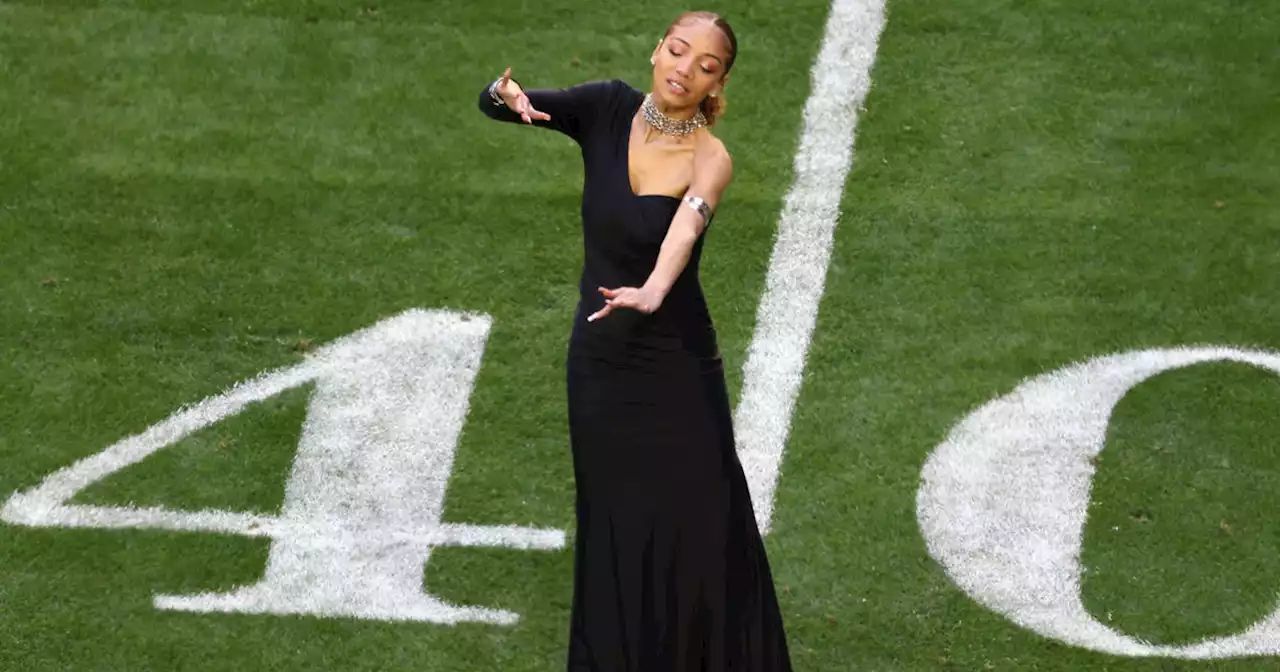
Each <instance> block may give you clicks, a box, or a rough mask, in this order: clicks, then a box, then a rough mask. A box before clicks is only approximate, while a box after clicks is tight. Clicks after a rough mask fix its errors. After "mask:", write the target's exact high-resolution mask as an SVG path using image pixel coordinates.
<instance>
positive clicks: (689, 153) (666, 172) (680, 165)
mask: <svg viewBox="0 0 1280 672" xmlns="http://www.w3.org/2000/svg"><path fill="white" fill-rule="evenodd" d="M645 136H646V134H645V132H644V131H643V130H642V129H632V131H631V132H630V133H628V134H627V140H626V143H627V151H626V152H625V153H624V157H625V158H626V171H627V179H628V181H629V182H630V184H631V191H632V192H633V193H635V194H640V195H644V194H664V195H667V196H675V197H677V198H678V197H680V196H683V195H684V192H685V191H686V190H688V188H689V184H690V183H691V182H693V158H694V150H695V146H694V143H693V142H689V141H683V142H681V141H672V140H667V139H652V140H651V139H648V138H646V137H645Z"/></svg>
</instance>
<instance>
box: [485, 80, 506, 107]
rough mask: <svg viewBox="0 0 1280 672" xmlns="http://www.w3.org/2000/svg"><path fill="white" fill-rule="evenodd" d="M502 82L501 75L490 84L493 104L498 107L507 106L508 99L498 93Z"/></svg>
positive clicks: (490, 96) (490, 97)
mask: <svg viewBox="0 0 1280 672" xmlns="http://www.w3.org/2000/svg"><path fill="white" fill-rule="evenodd" d="M501 83H502V78H501V77H499V78H497V79H495V80H493V83H492V84H490V85H489V100H492V101H493V104H494V105H497V106H498V107H505V106H506V105H507V103H506V101H504V100H503V99H502V96H500V95H498V85H499V84H501Z"/></svg>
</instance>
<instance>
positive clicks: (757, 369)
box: [734, 0, 885, 532]
mask: <svg viewBox="0 0 1280 672" xmlns="http://www.w3.org/2000/svg"><path fill="white" fill-rule="evenodd" d="M884 24H885V15H884V1H883V0H835V2H833V3H832V5H831V14H830V16H829V17H828V19H827V27H826V32H825V34H824V36H823V38H822V46H821V48H820V49H819V51H818V60H817V62H816V63H815V64H814V66H813V71H812V87H813V92H812V93H811V94H810V96H809V100H808V101H807V102H806V103H805V107H804V125H803V129H802V130H801V134H800V145H799V149H798V151H797V152H796V159H795V182H794V183H793V184H792V186H791V190H790V191H789V192H788V193H787V196H786V199H785V204H784V206H783V210H782V217H781V219H780V221H779V222H778V237H777V240H776V242H775V243H774V248H773V256H772V257H771V259H770V261H769V271H768V274H767V276H766V278H765V291H764V296H762V297H761V299H760V308H759V311H758V312H757V316H756V328H755V334H754V335H753V337H752V340H751V346H750V348H749V349H748V352H747V362H746V364H745V365H744V366H743V391H742V399H741V401H740V402H739V404H738V407H737V409H736V411H735V413H734V431H735V433H736V435H737V439H738V454H739V457H740V459H741V460H742V466H743V469H744V470H745V471H746V475H747V482H748V483H749V484H750V487H751V498H752V504H753V506H754V507H755V511H756V520H757V521H758V523H759V525H760V530H761V532H768V530H769V527H770V523H771V521H772V519H773V502H774V491H775V490H776V488H777V485H778V476H779V473H780V467H781V464H782V455H783V452H784V451H785V449H786V444H787V436H788V434H789V432H790V428H791V418H792V414H793V412H794V410H795V403H796V398H797V396H798V395H799V393H800V382H801V380H802V378H803V376H804V364H805V359H806V357H807V355H808V353H809V343H810V340H811V339H812V336H813V329H814V325H815V323H816V321H817V317H818V304H819V303H820V302H821V300H822V292H823V285H824V282H825V280H826V276H827V266H828V264H829V262H830V260H831V246H832V242H833V240H834V236H835V229H836V222H837V221H838V219H839V216H840V200H841V197H842V196H843V194H844V185H845V180H846V178H847V177H848V175H849V169H850V167H851V166H852V164H853V141H854V128H855V127H856V126H857V123H858V110H859V108H860V107H861V105H862V102H863V101H864V100H865V99H866V97H867V92H868V91H869V90H870V89H871V66H872V64H873V63H874V62H875V56H876V47H877V44H878V42H879V40H880V33H881V31H882V30H883V29H884Z"/></svg>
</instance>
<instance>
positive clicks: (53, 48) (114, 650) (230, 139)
mask: <svg viewBox="0 0 1280 672" xmlns="http://www.w3.org/2000/svg"><path fill="white" fill-rule="evenodd" d="M709 8H710V9H715V10H718V11H721V12H723V13H725V14H726V16H727V17H728V18H729V19H730V20H731V21H732V22H733V24H734V27H735V29H736V31H737V33H738V36H739V39H740V44H741V54H740V58H739V60H738V62H737V65H735V68H734V73H733V78H732V81H731V83H730V86H729V88H728V91H727V93H728V99H729V101H730V102H729V114H728V116H727V117H726V119H725V121H724V124H723V126H718V127H717V134H718V135H719V136H720V137H721V138H723V139H724V141H725V143H726V145H727V146H728V147H729V149H730V151H731V152H732V153H733V155H734V157H735V169H736V180H735V182H734V184H733V186H732V187H731V188H730V191H729V193H728V196H727V200H726V202H725V203H724V205H723V206H722V208H721V210H720V212H719V214H718V215H717V227H716V228H715V229H713V230H712V231H711V233H710V234H709V235H710V238H709V240H708V242H707V246H706V252H705V255H706V256H705V261H704V264H703V269H704V270H703V283H704V286H705V288H706V291H707V294H708V298H709V300H710V302H711V307H712V312H713V316H714V318H715V320H716V325H717V328H718V330H719V333H720V338H721V345H722V348H723V352H724V356H725V359H726V365H727V367H726V368H727V370H728V373H729V382H730V385H731V387H732V389H733V390H735V394H737V393H738V391H740V389H741V386H742V374H741V369H742V363H743V361H744V359H745V356H746V352H747V348H748V344H749V343H750V340H751V338H752V329H753V325H754V323H755V319H756V308H757V305H758V301H759V297H760V294H761V291H762V288H763V287H764V283H765V272H766V268H767V265H768V261H769V254H770V250H771V246H772V243H773V237H774V234H775V231H776V228H777V225H778V219H779V213H780V212H781V211H782V206H783V199H784V195H785V194H786V193H787V191H788V188H789V187H790V186H791V182H792V179H793V177H794V173H793V164H794V161H795V154H796V150H797V138H798V136H799V134H800V132H801V126H802V110H803V107H804V104H805V101H806V99H807V98H808V97H809V96H810V94H811V93H812V92H811V85H810V81H809V77H808V73H809V71H810V68H811V67H812V64H813V62H814V59H815V56H816V54H817V53H818V49H819V44H820V41H821V39H822V35H823V26H824V23H825V21H826V17H827V12H828V5H827V3H825V2H818V1H815V0H800V1H797V2H782V1H781V0H761V1H754V0H753V1H752V2H748V3H739V4H725V5H722V6H712V7H709ZM682 9H685V7H684V6H683V5H678V4H674V3H670V2H665V1H660V2H652V3H643V4H641V3H622V2H599V3H570V2H561V1H559V0H551V1H550V2H543V3H530V2H524V1H521V2H509V3H499V2H488V1H480V2H472V3H447V2H440V1H436V0H432V1H429V2H409V1H408V0H380V1H377V2H375V1H374V0H365V1H364V2H359V3H356V2H346V1H345V0H335V1H334V2H328V3H319V2H310V1H308V2H302V3H285V2H277V1H275V0H188V1H187V2H177V1H176V0H138V1H135V2H129V1H125V0H121V1H110V0H66V1H61V2H41V1H37V0H29V1H20V2H12V1H5V2H0V82H2V83H0V503H2V502H3V500H4V499H5V498H8V496H9V494H10V493H12V492H15V491H20V490H26V489H29V488H33V487H35V486H36V485H38V484H39V483H40V482H41V481H42V479H44V478H45V476H46V475H48V474H50V473H51V472H54V471H56V470H58V469H61V468H63V467H66V466H67V465H70V464H72V463H73V462H75V461H76V460H79V459H81V458H84V457H87V456H90V455H93V454H95V453H98V452H99V451H101V450H103V449H104V448H106V447H107V446H110V445H112V444H114V443H115V442H117V441H120V440H121V439H123V438H125V437H128V436H130V435H134V434H137V433H139V432H142V431H144V430H146V429H147V428H148V427H151V426H152V425H155V424H156V423H158V422H160V421H162V420H164V419H165V418H166V417H168V416H169V415H170V414H171V413H173V412H174V411H176V410H178V409H179V408H180V407H182V406H184V405H189V404H194V403H196V402H198V401H200V400H201V399H204V398H206V397H210V396H212V395H217V394H219V393H221V392H223V391H224V390H227V389H228V388H230V387H232V386H233V385H235V384H236V383H237V382H239V381H243V380H247V379H250V378H253V377H254V376H256V375H258V374H259V373H261V372H263V371H267V370H272V369H277V368H280V367H288V366H291V365H294V364H296V363H298V362H301V361H303V359H304V357H305V356H306V355H307V353H309V352H312V351H314V350H315V348H317V347H320V346H322V345H323V344H326V343H329V342H332V341H334V340H335V339H339V338H342V337H344V336H345V335H347V334H350V333H352V332H354V331H356V330H359V329H362V328H365V327H368V326H369V325H372V324H374V323H376V322H378V321H379V320H382V319H384V318H386V317H389V316H392V315H395V314H398V313H401V312H402V311H405V310H407V309H410V308H447V309H456V310H466V311H475V312H482V313H486V314H488V315H490V316H491V317H492V320H493V322H492V328H491V332H490V334H489V336H488V341H487V345H486V347H485V350H484V357H483V366H482V367H481V368H480V371H479V374H478V376H477V377H476V379H475V386H474V392H473V393H472V394H471V397H470V410H469V414H468V416H467V420H466V425H465V428H464V431H463V433H462V436H461V439H460V441H459V443H458V448H457V457H456V461H455V463H454V465H453V471H452V477H451V479H450V480H449V482H448V491H447V501H446V504H445V514H444V516H445V520H446V521H449V522H457V523H469V524H477V525H504V524H514V525H522V526H533V527H540V528H552V529H561V530H565V532H566V534H567V535H568V536H569V538H570V539H572V534H573V531H572V529H571V528H572V512H573V490H572V485H573V484H572V472H571V465H570V460H569V453H568V440H567V426H566V422H565V413H566V408H565V402H564V391H563V368H562V363H563V356H564V347H565V339H566V336H567V333H568V329H569V326H570V320H571V319H572V315H573V309H574V305H575V302H576V292H577V288H576V282H577V274H578V272H579V264H580V263H581V244H580V238H579V234H578V229H577V227H578V220H577V217H578V197H579V193H580V188H581V167H580V159H579V156H578V153H577V151H576V148H575V147H574V146H573V145H572V143H571V142H570V141H568V140H566V139H565V138H563V137H560V136H557V135H555V134H552V133H540V132H536V131H533V130H531V129H524V128H518V127H515V126H507V125H499V124H495V123H494V122H492V121H490V120H488V119H486V118H485V117H484V116H483V115H481V114H480V113H479V112H478V111H477V110H476V108H475V99H476V95H477V93H478V92H479V90H480V88H481V87H482V86H483V85H484V84H485V83H487V82H488V81H490V80H491V79H492V78H493V77H494V76H496V75H497V74H499V73H500V72H501V70H502V68H504V67H506V66H508V65H510V66H512V67H513V72H514V74H515V75H516V76H517V78H519V79H520V80H521V81H522V82H524V83H525V84H526V85H528V86H563V85H567V84H570V83H575V82H579V81H585V80H591V79H603V78H613V77H620V78H623V79H626V80H628V81H629V82H630V83H632V84H633V85H635V86H637V87H640V88H645V87H646V86H647V83H648V82H647V77H648V63H647V56H648V54H649V51H650V50H651V49H652V47H653V44H654V43H655V41H656V40H657V39H658V37H660V35H661V32H662V29H663V28H664V27H665V25H666V23H667V22H668V21H669V20H670V19H671V18H673V17H674V16H675V15H676V14H678V13H679V12H680V11H681V10H682ZM1277 9H1280V7H1278V6H1277V5H1276V3H1275V2H1274V1H1273V0H1264V1H1262V2H1247V1H1245V0H1226V1H1224V2H1220V3H1217V4H1203V3H1194V2H1190V1H1189V0H1168V1H1167V2H1164V3H1158V4H1155V5H1150V4H1147V5H1143V4H1131V5H1119V4H1115V3H1106V2H1100V1H1099V0H1082V2H1078V3H1061V2H1057V1H1056V0H994V1H989V2H976V1H974V0H950V1H943V0H890V2H889V4H888V9H887V17H888V18H887V23H886V27H885V30H884V33H883V35H882V36H881V39H880V42H879V48H878V51H877V53H876V56H875V65H874V70H873V72H872V81H873V85H872V89H871V92H870V95H869V97H868V98H867V100H866V103H865V110H864V111H863V112H862V113H861V115H860V119H859V122H858V126H857V144H856V148H857V149H856V157H855V159H854V163H853V169H852V172H851V174H850V177H849V180H848V183H847V185H846V190H845V193H844V197H843V201H842V207H841V214H840V223H839V228H838V229H837V232H836V237H835V244H834V248H833V250H832V258H831V264H830V268H829V272H828V274H827V281H826V291H825V295H824V298H823V300H822V303H821V306H820V312H819V316H818V322H817V328H816V331H815V333H814V340H813V345H812V349H811V350H810V352H809V359H808V363H807V368H806V376H805V379H804V385H803V389H802V391H801V394H800V397H799V400H798V403H797V406H796V410H795V414H794V417H793V421H792V431H791V435H790V440H789V443H788V445H787V453H786V457H785V461H784V462H783V465H782V477H781V481H780V483H779V486H778V490H777V500H776V510H775V513H774V520H773V527H772V531H771V533H770V535H769V536H768V538H767V542H768V545H769V551H770V559H771V563H772V565H773V567H774V572H775V578H776V580H777V583H778V585H779V587H780V599H781V601H782V606H783V609H784V613H785V617H786V619H787V627H788V634H789V639H790V642H791V647H792V654H793V660H794V662H795V665H796V669H797V670H815V671H817V670H822V671H826V670H853V669H867V670H985V669H994V670H1079V669H1110V670H1125V671H1127V670H1168V669H1191V670H1199V669H1226V670H1253V669H1258V670H1264V669H1274V668H1275V666H1277V665H1280V663H1277V662H1275V660H1274V659H1269V658H1265V657H1253V658H1241V659H1235V660H1230V661H1217V662H1190V661H1180V660H1176V659H1172V658H1150V659H1135V658H1127V657H1120V656H1112V655H1107V654H1103V653H1098V652H1094V651H1090V650H1087V649H1085V648H1082V647H1078V646H1070V645H1067V644H1064V643H1061V642H1058V641H1055V640H1053V639H1050V638H1047V637H1043V636H1041V635H1038V634H1035V633H1033V632H1030V631H1028V630H1026V629H1024V628H1021V627H1019V626H1017V625H1015V624H1014V623H1012V622H1010V621H1009V620H1007V619H1006V618H1004V617H1003V616H1001V615H998V614H996V613H994V612H992V611H991V610H988V609H987V608H985V607H983V606H981V605H980V604H978V603H977V602H975V601H974V599H972V598H971V597H970V596H969V595H967V594H966V593H965V592H964V591H962V590H961V589H960V588H958V587H957V586H956V585H955V583H954V582H953V581H952V580H951V579H950V578H949V576H948V574H947V573H946V572H945V571H944V570H943V568H942V567H941V566H940V565H939V563H938V562H937V561H936V560H935V559H934V558H933V557H931V555H930V553H929V552H928V549H927V548H926V543H925V541H924V539H923V538H922V536H921V532H920V529H919V525H918V522H917V516H916V497H917V489H918V488H919V487H920V474H921V468H922V465H924V464H925V461H926V459H927V458H928V457H929V455H930V453H931V452H932V451H933V450H934V448H935V447H936V446H938V445H939V444H940V443H942V442H943V441H944V439H946V437H947V436H948V432H949V431H950V429H951V428H952V427H953V426H954V425H956V423H958V422H960V421H961V420H962V419H963V418H964V417H965V416H966V415H968V414H969V413H970V412H971V411H973V410H974V409H976V408H978V407H979V406H981V405H982V404H984V403H986V402H988V401H989V400H991V399H994V398H996V397H999V396H1001V395H1004V394H1006V393H1008V392H1010V391H1011V390H1012V389H1013V388H1014V387H1015V386H1016V385H1018V384H1019V382H1020V381H1022V380H1024V379H1026V378H1028V377H1031V376H1036V375H1039V374H1042V373H1046V372H1049V371H1052V370H1055V369H1058V368H1061V367H1063V366H1066V365H1068V364H1070V363H1072V362H1077V361H1081V360H1086V359H1089V358H1092V357H1096V356H1099V355H1104V354H1110V353H1114V352H1121V351H1129V350H1137V349H1143V348H1165V347H1172V346H1178V345H1191V344H1215V345H1225V346H1234V347H1240V348H1253V349H1259V350H1280V326H1278V325H1280V303H1278V302H1277V300H1276V299H1277V297H1280V246H1278V245H1277V242H1278V241H1280V170H1277V169H1276V167H1277V166H1280V149H1278V148H1280V98H1278V97H1277V96H1276V93H1275V91H1276V84H1277V82H1280V48H1277V46H1276V36H1277V35H1280V18H1277V17H1278V14H1277V11H1276V10H1277ZM311 390H312V387H311V386H303V387H299V388H296V389H293V390H290V391H288V392H285V393H283V394H281V395H279V396H276V397H273V398H271V399H270V400H267V401H265V402H263V403H261V404H258V405H254V406H252V407H250V408H249V409H248V410H246V411H244V412H243V413H241V414H239V415H236V416H234V417H231V418H228V419H227V420H225V421H223V422H221V423H218V424H216V425H214V426H211V427H209V428H207V429H203V430H201V431H199V432H196V433H195V434H192V435H191V436H189V437H187V438H185V439H183V440H182V441H181V442H179V443H177V444H176V445H174V446H172V447H169V448H165V449H164V450H162V451H161V452H159V453H157V454H156V455H154V456H153V457H150V458H147V459H146V460H144V461H143V462H141V463H140V464H138V465H137V466H134V467H130V468H128V469H125V470H121V471H119V472H118V473H115V474H113V475H111V476H108V477H107V478H105V479H103V480H101V481H99V482H97V483H94V484H92V485H90V486H89V487H87V488H86V489H84V491H83V492H81V493H80V494H78V495H77V496H76V498H75V500H74V501H75V502H76V503H84V504H99V505H125V504H130V503H132V504H134V505H136V506H163V507H167V508H170V509H184V510H198V509H221V510H227V511H246V512H260V513H263V514H272V513H275V512H278V511H279V510H280V508H281V505H282V502H283V501H284V497H285V483H286V481H287V480H288V478H289V473H290V468H291V464H292V463H293V460H294V453H295V449H296V447H297V445H298V443H299V436H300V432H301V427H302V423H303V421H304V418H305V416H306V412H307V404H308V399H309V395H310V393H311ZM1278 404H1280V381H1278V379H1277V378H1276V376H1275V375H1272V374H1271V373H1269V372H1266V371H1262V370H1260V369H1257V368H1253V367H1246V366H1243V365H1240V364H1231V363H1213V364H1204V365H1197V366H1193V367H1190V368H1186V369H1179V370H1176V371H1171V372H1168V373H1163V374H1160V375H1158V376H1156V377H1154V378H1152V379H1150V380H1148V381H1147V382H1144V383H1142V384H1140V385H1138V386H1137V387H1135V388H1134V389H1133V390H1132V391H1131V392H1130V393H1129V394H1128V395H1126V396H1125V397H1124V399H1122V400H1121V401H1120V403H1119V404H1118V405H1117V406H1116V408H1115V412H1114V415H1113V416H1112V418H1111V420H1112V421H1111V424H1110V426H1109V429H1108V435H1107V443H1106V449H1105V451H1104V452H1103V453H1102V455H1101V457H1100V459H1099V460H1098V461H1097V469H1098V471H1097V476H1096V478H1095V479H1094V482H1093V491H1092V499H1091V503H1090V505H1089V518H1088V522H1087V524H1086V526H1085V529H1084V532H1083V550H1082V552H1081V562H1082V564H1083V565H1084V566H1086V567H1087V568H1088V571H1087V573H1086V574H1085V576H1084V579H1083V583H1082V596H1083V601H1084V604H1085V606H1086V607H1087V609H1088V610H1089V612H1090V613H1091V614H1092V615H1093V616H1094V617H1095V618H1097V619H1098V620H1100V621H1102V622H1103V623H1105V624H1107V625H1108V626H1110V627H1111V628H1114V629H1116V630H1118V631H1120V632H1123V633H1126V634H1129V635H1131V636H1133V637H1137V638H1140V639H1143V640H1147V641H1151V642H1154V643H1162V644H1181V643H1190V642H1195V641H1198V640H1202V639H1205V638H1209V637H1216V636H1223V635H1229V634H1232V633H1236V632H1240V631H1241V630H1244V629H1245V628H1247V627H1248V626H1249V625H1250V624H1252V623H1254V622H1255V621H1257V620H1259V619H1260V618H1263V617H1265V616H1266V615H1267V614H1269V613H1270V612H1271V611H1272V610H1273V609H1274V608H1275V607H1276V604H1277V595H1278V594H1280V530H1277V528H1276V526H1275V524H1274V521H1275V519H1276V512H1277V511H1280V487H1277V486H1278V485H1280V461H1278V458H1280V449H1278V448H1280V447H1278V446H1277V443H1276V440H1277V438H1278V437H1280V420H1278V419H1277V418H1280V415H1278V414H1277V410H1278V409H1280V406H1278ZM270 546H271V542H270V540H269V539H266V538H261V537H259V538H247V537H243V536H238V535H231V534H211V533H180V532H166V531H159V530H122V529H101V530H95V529H60V528H54V527H42V526H37V527H26V526H19V525H10V524H0V670H130V671H133V670H175V669H184V670H185V669H193V670H195V669H199V670H223V669H225V670H250V669H252V670H257V669H263V670H266V669H272V670H277V669H278V670H314V669H331V670H387V669H416V670H442V671H443V670H516V671H523V670H528V671H533V670H555V669H562V667H563V659H562V655H563V654H562V648H563V645H564V643H565V641H566V638H567V617H568V608H569V597H570V587H571V586H570V581H571V560H572V557H571V554H570V552H569V551H567V550H560V551H549V552H536V551H517V550H510V549H476V548H445V549H440V550H437V551H435V552H433V553H432V555H431V560H430V564H429V567H428V570H427V573H426V579H425V580H426V584H427V587H428V588H429V589H430V591H431V593H432V594H434V595H438V596H440V597H442V598H444V599H447V600H449V601H453V602H458V603H463V604H471V605H482V606H491V607H495V608H497V607H500V608H503V609H509V610H511V611H514V612H517V613H519V614H520V617H521V618H520V621H519V623H518V624H516V625H513V626H500V625H490V624H478V623H466V624H460V625H457V626H453V627H448V626H442V625H436V624H430V623H421V622H383V621H377V620H358V619H346V618H318V617H297V616H280V615H249V614H199V613H185V612H176V611H163V610H159V609H157V608H156V607H155V606H154V605H153V597H154V596H155V595H157V594H185V593H197V592H203V591H228V590H232V589H234V588H236V587H238V586H244V585H248V584H253V583H255V582H256V581H258V580H259V579H260V578H262V576H263V571H264V565H265V563H266V561H267V557H268V552H269V548H270Z"/></svg>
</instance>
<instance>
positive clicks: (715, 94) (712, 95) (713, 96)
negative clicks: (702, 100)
mask: <svg viewBox="0 0 1280 672" xmlns="http://www.w3.org/2000/svg"><path fill="white" fill-rule="evenodd" d="M710 95H711V97H712V98H715V97H716V96H718V95H720V94H718V93H715V92H712V93H711V94H710Z"/></svg>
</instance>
